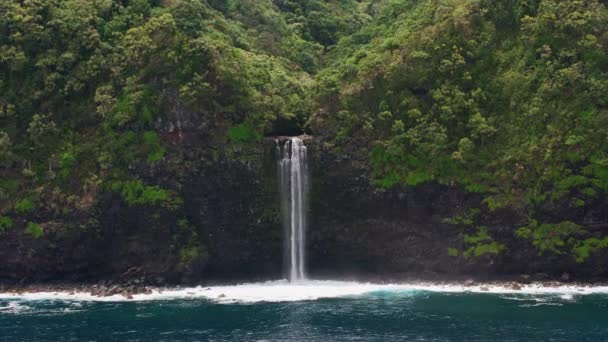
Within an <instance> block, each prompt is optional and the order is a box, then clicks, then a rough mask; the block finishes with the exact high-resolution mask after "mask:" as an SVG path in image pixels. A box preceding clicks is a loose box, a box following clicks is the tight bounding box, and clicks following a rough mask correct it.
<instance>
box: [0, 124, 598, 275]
mask: <svg viewBox="0 0 608 342" xmlns="http://www.w3.org/2000/svg"><path fill="white" fill-rule="evenodd" d="M159 125H160V126H159V127H160V128H159V129H160V130H162V131H163V132H164V133H163V139H164V140H165V142H166V144H167V146H169V148H168V151H167V154H166V157H165V159H164V160H163V161H162V163H160V164H159V165H158V166H157V167H155V168H154V169H149V168H148V169H137V168H134V170H133V172H137V173H138V175H139V176H141V177H143V178H145V179H151V180H154V183H156V184H159V183H160V184H165V185H166V187H168V188H170V189H172V190H173V191H175V192H176V193H178V194H179V195H180V197H181V198H182V199H183V205H182V206H181V207H180V209H178V210H165V209H158V208H150V207H147V206H137V205H136V206H133V205H127V204H126V203H125V202H124V201H123V200H122V199H121V198H120V197H119V196H116V195H112V194H111V193H110V192H104V191H101V190H99V191H98V192H96V193H95V194H94V197H95V199H94V201H92V204H90V205H89V206H88V207H87V208H86V209H83V210H81V211H80V212H78V213H76V214H72V215H66V216H64V217H61V216H51V215H49V216H47V217H45V216H42V214H41V216H39V221H40V222H44V227H45V235H44V236H43V237H40V238H37V239H36V238H33V237H31V236H29V235H26V234H23V233H22V232H19V231H16V230H15V231H12V232H8V233H7V234H6V235H4V236H3V238H2V239H0V260H2V263H0V279H2V280H3V281H6V282H45V281H98V280H104V279H112V280H118V281H123V280H124V281H129V280H132V279H138V281H141V282H146V283H154V284H166V283H174V284H176V283H197V282H211V281H247V280H260V279H269V278H279V277H282V276H283V271H284V267H283V250H282V249H283V242H282V240H283V229H282V226H281V214H280V200H279V183H278V175H277V165H276V158H277V155H276V153H277V152H276V147H277V144H279V143H282V142H283V140H284V139H285V138H281V137H277V138H266V139H264V140H263V141H262V142H260V143H255V144H246V145H226V146H227V147H226V148H224V149H213V148H209V147H208V146H209V145H208V144H209V143H210V141H211V138H210V137H207V136H205V135H204V134H202V133H200V132H201V130H198V131H197V130H196V128H197V126H192V125H191V128H192V129H191V130H188V129H184V127H182V128H180V129H177V128H175V127H176V126H177V124H174V123H172V124H162V123H161V124H159ZM186 126H187V125H186ZM303 140H304V141H305V144H306V145H307V147H308V151H309V153H308V155H309V163H310V165H309V168H310V177H311V191H310V193H309V201H310V209H309V225H308V230H307V236H308V238H307V248H306V251H307V267H308V273H309V275H310V276H312V277H321V278H332V277H333V278H336V277H339V278H354V279H361V280H370V279H382V280H403V279H431V280H443V279H446V280H447V279H461V278H468V277H476V278H481V279H500V278H514V277H520V276H522V275H529V276H530V278H532V279H534V278H537V279H560V278H563V279H564V280H567V279H580V280H601V279H602V278H604V277H606V276H607V275H608V271H607V270H606V268H605V266H604V263H603V262H602V260H606V254H602V253H601V252H600V253H596V254H594V256H593V257H592V258H590V259H589V260H588V261H586V262H585V263H576V262H575V260H574V258H573V257H572V256H571V255H560V254H548V253H546V254H539V252H538V250H537V249H535V248H534V246H533V245H532V243H530V242H527V241H524V242H522V241H521V240H520V239H518V238H517V237H516V236H515V235H514V233H513V232H514V230H515V228H516V227H518V226H519V225H520V224H521V222H522V220H523V219H524V216H523V214H522V213H520V212H517V211H515V210H513V211H498V212H493V213H491V214H485V215H484V216H483V217H482V219H481V220H482V221H483V223H484V225H485V226H486V227H487V230H488V232H490V233H491V235H492V236H494V237H496V238H500V239H501V241H502V243H503V244H504V250H502V251H501V253H499V254H497V255H491V256H481V257H470V258H466V257H463V256H462V255H458V256H456V255H454V253H451V252H450V249H453V250H462V249H463V248H464V246H463V238H464V235H465V234H473V230H471V228H467V227H465V226H461V225H454V224H448V223H447V222H448V221H447V220H448V219H449V218H451V217H454V216H456V215H460V214H463V213H466V212H467V211H468V210H470V209H471V208H475V207H477V206H480V205H481V204H480V203H481V197H480V196H479V195H475V194H469V193H466V192H465V191H463V190H461V189H459V188H457V187H448V186H443V185H434V184H429V185H424V186H419V187H416V188H411V189H391V190H383V189H379V188H377V187H374V186H373V185H371V184H372V182H371V179H370V175H369V170H368V169H367V168H366V166H365V165H366V164H365V163H364V159H365V158H366V156H365V155H359V154H358V152H357V151H358V150H357V148H356V146H353V147H352V148H353V149H352V150H351V151H344V150H342V151H341V152H340V153H337V152H336V149H335V148H334V146H333V145H332V144H331V143H329V141H328V140H326V139H324V138H322V137H318V138H313V137H311V136H306V137H304V139H303ZM605 204H606V203H605V201H604V200H598V203H597V205H596V206H595V208H597V209H595V210H591V211H589V210H587V211H585V212H571V211H565V210H562V209H561V208H554V210H549V211H547V215H548V217H551V215H553V216H559V215H561V217H560V218H561V219H564V218H565V219H569V218H578V219H579V220H585V219H587V220H589V222H601V221H602V220H604V221H605V220H606V218H605V215H606V214H604V213H603V211H602V208H604V207H605ZM181 218H186V219H187V223H184V222H185V221H182V220H181ZM598 229H601V226H600V227H599V228H598ZM525 278H528V277H527V276H526V277H525Z"/></svg>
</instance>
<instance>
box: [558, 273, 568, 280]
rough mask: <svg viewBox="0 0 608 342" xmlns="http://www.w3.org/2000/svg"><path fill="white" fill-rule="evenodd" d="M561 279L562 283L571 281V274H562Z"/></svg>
mask: <svg viewBox="0 0 608 342" xmlns="http://www.w3.org/2000/svg"><path fill="white" fill-rule="evenodd" d="M559 279H560V280H561V281H570V274H569V273H564V274H562V276H561V277H560V278H559Z"/></svg>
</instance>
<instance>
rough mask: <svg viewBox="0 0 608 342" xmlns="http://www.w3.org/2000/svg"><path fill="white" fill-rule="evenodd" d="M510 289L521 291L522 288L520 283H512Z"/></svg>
mask: <svg viewBox="0 0 608 342" xmlns="http://www.w3.org/2000/svg"><path fill="white" fill-rule="evenodd" d="M509 288H510V289H511V290H514V291H521V286H520V285H519V284H518V283H511V286H509Z"/></svg>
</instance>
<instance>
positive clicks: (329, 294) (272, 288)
mask: <svg viewBox="0 0 608 342" xmlns="http://www.w3.org/2000/svg"><path fill="white" fill-rule="evenodd" d="M421 291H427V292H442V293H493V294H516V295H517V294H520V295H560V296H565V297H572V296H581V295H590V294H606V295H608V286H603V285H602V286H592V285H572V284H556V283H533V284H517V285H516V286H515V283H487V284H483V283H476V284H474V285H465V284H456V283H451V284H447V283H446V284H438V283H404V284H373V283H356V282H341V281H314V280H310V281H301V282H297V283H289V282H287V281H283V280H281V281H269V282H263V283H249V284H241V285H229V286H211V287H205V286H198V287H188V288H164V289H161V288H151V289H150V290H149V291H148V293H140V294H133V295H132V296H129V298H127V297H125V296H123V295H112V296H107V297H101V296H96V295H93V294H91V293H90V292H86V291H84V292H74V291H52V290H49V291H46V290H43V291H38V292H21V293H0V300H25V301H28V300H29V301H43V300H65V301H98V302H122V301H154V300H174V299H201V300H209V301H212V302H216V303H256V302H289V301H308V300H316V299H322V298H343V297H353V296H362V295H366V294H373V293H376V292H388V293H394V294H395V295H406V294H413V293H416V292H421Z"/></svg>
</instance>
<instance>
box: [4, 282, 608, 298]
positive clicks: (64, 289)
mask: <svg viewBox="0 0 608 342" xmlns="http://www.w3.org/2000/svg"><path fill="white" fill-rule="evenodd" d="M332 281H333V280H312V281H311V282H313V283H314V282H332ZM273 282H281V281H280V280H279V281H276V280H271V281H268V282H267V283H273ZM342 282H343V283H349V282H350V283H358V284H373V285H387V286H392V285H396V286H401V285H409V286H414V287H415V286H421V287H422V288H426V287H429V286H430V287H436V288H442V287H446V288H456V287H460V288H462V290H463V292H502V291H507V292H513V293H517V292H518V291H522V293H526V292H525V291H526V290H529V289H530V288H533V289H535V290H536V291H537V292H541V293H542V292H543V290H546V291H547V292H559V289H561V288H564V289H566V288H567V289H570V290H571V289H577V290H578V291H579V292H584V291H585V290H588V289H594V288H606V289H608V281H594V282H583V281H557V280H548V281H532V280H531V279H530V278H527V277H523V278H518V279H511V280H492V281H479V280H475V279H466V280H460V281H454V280H450V281H429V280H428V279H427V280H413V279H411V278H410V279H408V280H405V281H404V280H402V281H388V280H384V281H369V282H353V281H350V280H345V281H342ZM251 284H265V282H260V283H253V282H242V283H227V284H219V283H213V284H211V283H202V284H197V285H187V286H180V285H171V286H169V285H163V286H158V285H151V284H146V283H145V282H144V281H143V280H141V279H134V280H132V281H128V282H120V283H117V282H112V281H101V282H95V283H69V282H61V283H38V284H21V285H20V284H0V297H1V295H8V296H11V297H20V296H25V295H30V294H39V293H47V294H48V293H54V294H64V295H68V296H76V295H83V294H84V295H87V296H90V297H91V298H98V299H100V300H101V299H104V298H108V297H116V296H118V297H121V298H123V299H125V300H130V299H134V296H136V295H152V294H155V293H156V294H158V293H163V292H167V291H181V290H187V289H198V290H200V289H202V290H210V289H211V288H212V287H218V286H221V287H225V286H238V285H251ZM306 284H307V283H306V282H303V283H298V284H295V285H306ZM284 285H289V283H287V282H285V283H284ZM218 298H222V295H221V294H220V295H219V296H218ZM93 300H94V299H93Z"/></svg>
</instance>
